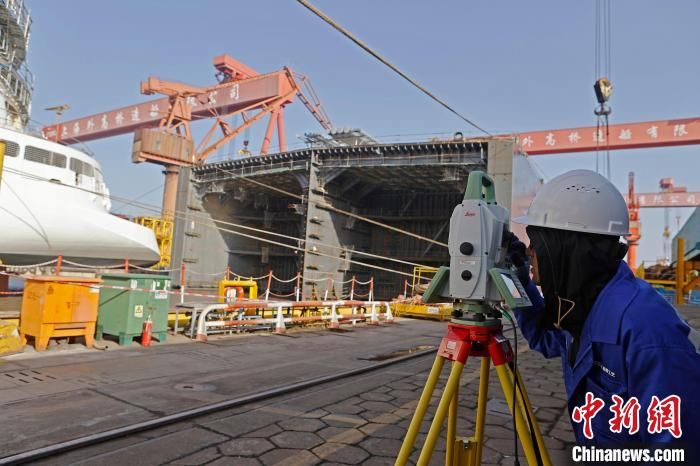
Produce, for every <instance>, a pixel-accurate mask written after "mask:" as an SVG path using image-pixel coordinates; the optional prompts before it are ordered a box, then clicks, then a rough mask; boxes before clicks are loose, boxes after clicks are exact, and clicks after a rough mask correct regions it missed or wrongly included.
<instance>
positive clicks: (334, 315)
mask: <svg viewBox="0 0 700 466" xmlns="http://www.w3.org/2000/svg"><path fill="white" fill-rule="evenodd" d="M330 328H332V329H339V328H340V322H339V321H338V314H337V313H336V312H335V304H333V305H332V306H331V326H330Z"/></svg>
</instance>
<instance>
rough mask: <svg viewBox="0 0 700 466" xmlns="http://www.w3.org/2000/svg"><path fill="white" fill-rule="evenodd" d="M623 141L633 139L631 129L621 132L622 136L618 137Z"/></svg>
mask: <svg viewBox="0 0 700 466" xmlns="http://www.w3.org/2000/svg"><path fill="white" fill-rule="evenodd" d="M617 138H618V139H620V140H621V141H629V140H631V139H632V130H631V129H621V130H620V135H619V136H618V137H617Z"/></svg>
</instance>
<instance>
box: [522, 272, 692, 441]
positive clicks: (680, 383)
mask: <svg viewBox="0 0 700 466" xmlns="http://www.w3.org/2000/svg"><path fill="white" fill-rule="evenodd" d="M526 290H527V293H528V295H529V297H530V300H531V301H532V303H533V305H532V307H527V308H521V309H516V312H515V314H516V317H517V319H518V323H519V325H520V328H521V331H522V333H523V335H525V338H527V340H528V343H529V345H530V348H532V349H534V350H536V351H538V352H540V353H542V354H543V355H544V356H545V357H547V358H553V357H560V358H561V360H562V367H563V371H564V383H565V385H566V395H567V400H568V408H569V414H572V411H573V410H574V408H576V407H577V406H583V405H584V404H585V401H586V393H587V392H591V393H593V395H595V397H597V398H599V399H602V400H603V401H604V402H605V406H604V407H603V408H602V409H601V410H600V411H599V412H598V413H597V414H596V415H595V417H594V418H593V419H592V428H593V439H592V440H589V439H588V438H586V437H585V436H584V435H583V423H577V422H573V421H572V425H573V429H574V434H575V436H576V441H577V443H579V444H589V445H590V444H593V445H603V446H612V445H617V446H622V445H626V444H636V445H639V444H642V445H644V446H651V445H654V444H667V443H670V442H674V443H677V442H678V443H681V444H684V445H693V444H698V442H700V354H698V345H700V342H699V341H698V336H699V335H700V334H699V333H698V332H697V331H695V330H692V329H691V328H690V326H689V325H688V324H687V323H686V322H685V321H684V320H683V319H682V318H681V317H680V316H679V315H678V313H677V312H676V311H675V309H674V308H673V307H672V306H671V305H670V304H668V303H667V302H666V301H665V300H664V299H663V298H662V297H661V295H660V294H659V293H657V292H656V291H655V290H654V289H653V288H652V287H651V286H649V284H648V283H646V282H645V281H643V280H640V279H637V278H636V277H635V276H634V275H632V273H631V271H630V269H629V267H628V266H627V264H626V263H624V262H621V263H620V267H619V268H618V270H617V273H616V274H615V276H614V277H613V278H612V280H610V282H609V283H608V284H607V285H606V286H605V288H604V289H603V290H602V291H601V293H600V295H598V298H597V299H596V301H595V304H594V305H593V308H592V309H591V311H590V313H589V315H588V317H587V319H586V321H585V323H584V326H583V329H582V332H581V336H580V344H579V349H578V354H577V356H576V359H575V362H574V364H573V366H571V365H570V364H569V359H568V353H569V348H570V347H571V342H572V336H571V334H570V333H568V332H566V331H559V330H542V329H539V328H538V327H537V325H536V322H537V320H538V317H539V315H540V313H541V312H543V310H544V301H543V298H542V296H541V295H540V293H539V291H538V290H537V287H536V286H535V284H534V283H533V282H530V283H529V284H528V286H526ZM612 395H618V396H620V397H621V398H622V399H623V400H624V401H625V402H626V401H627V400H628V399H629V398H631V397H636V398H637V399H638V400H639V404H640V410H639V432H637V433H636V434H634V435H629V434H628V430H627V429H625V428H623V429H622V432H621V433H613V432H612V431H611V429H610V426H609V424H608V422H609V420H610V419H611V418H612V416H613V412H612V411H611V410H610V407H611V406H612V405H613V399H612ZM669 395H678V396H679V397H680V398H681V403H680V407H681V410H680V422H681V428H682V437H681V438H680V439H679V440H677V439H675V437H673V435H672V434H671V433H670V432H669V431H668V430H664V431H662V432H661V433H652V434H650V433H649V432H648V418H647V409H648V407H649V405H650V403H651V401H652V396H657V397H658V398H659V400H663V399H665V398H666V397H667V396H669Z"/></svg>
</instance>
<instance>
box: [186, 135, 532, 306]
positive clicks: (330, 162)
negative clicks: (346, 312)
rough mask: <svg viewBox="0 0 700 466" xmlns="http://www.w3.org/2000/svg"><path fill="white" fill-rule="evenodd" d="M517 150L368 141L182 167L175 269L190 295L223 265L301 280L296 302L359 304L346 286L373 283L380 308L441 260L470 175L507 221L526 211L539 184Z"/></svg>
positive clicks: (501, 142) (499, 142)
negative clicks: (487, 187)
mask: <svg viewBox="0 0 700 466" xmlns="http://www.w3.org/2000/svg"><path fill="white" fill-rule="evenodd" d="M514 147H515V146H514V144H513V141H512V140H507V139H488V140H475V141H472V140H463V141H445V142H427V143H401V144H365V145H359V146H342V147H332V148H309V149H303V150H297V151H293V152H287V153H281V154H273V155H268V156H260V157H249V158H245V159H238V160H233V161H229V162H219V163H212V164H206V165H204V166H202V167H198V168H195V169H193V170H191V171H190V170H184V169H183V173H182V175H183V176H181V177H180V178H181V179H180V185H179V199H178V206H180V207H179V210H178V213H177V215H176V222H175V237H174V244H173V260H174V263H180V262H181V263H183V264H184V266H185V267H186V268H187V270H188V273H187V274H186V281H187V284H189V285H193V286H197V285H199V284H204V283H206V281H207V280H210V279H211V276H212V275H214V274H216V273H217V272H220V271H222V270H226V269H227V268H228V269H229V270H230V271H231V273H233V274H237V275H241V276H246V277H257V276H263V275H266V274H268V273H269V272H270V271H272V272H273V274H274V275H275V276H276V277H280V278H289V277H294V276H296V275H297V273H299V274H300V277H301V279H300V283H299V284H300V285H301V288H302V290H301V291H302V296H303V297H304V298H314V297H323V296H324V295H326V296H328V297H346V296H348V294H349V292H350V291H354V292H355V296H356V297H362V295H366V294H367V293H368V289H367V288H366V287H365V288H363V289H359V288H358V289H357V290H350V289H349V288H350V286H351V285H350V283H349V282H351V281H352V278H353V277H354V278H355V281H356V282H357V283H360V282H362V283H367V282H368V281H369V280H370V279H372V282H373V286H374V296H375V297H376V298H377V299H388V298H392V297H395V296H397V295H398V294H400V293H402V292H403V291H404V285H405V280H409V282H410V275H411V273H412V271H413V267H414V266H415V265H416V264H419V265H425V266H428V267H438V266H440V265H445V264H447V263H448V262H449V254H448V251H447V248H446V247H445V246H444V244H445V243H447V238H448V233H449V219H450V215H451V213H452V209H453V207H454V206H455V205H456V204H457V203H459V202H460V200H461V198H462V196H463V194H464V189H465V186H466V179H467V176H468V174H469V172H470V171H472V170H475V169H482V170H487V171H488V172H489V173H490V174H491V175H492V176H493V177H494V179H495V180H496V183H497V185H498V189H497V192H498V193H499V198H498V202H499V203H501V204H502V205H505V206H507V207H510V208H512V215H514V216H515V215H519V214H521V213H522V212H523V210H524V209H525V208H526V207H527V205H529V202H530V200H531V199H532V197H533V196H534V194H535V193H536V191H537V189H538V187H539V186H540V185H541V181H542V180H541V179H540V178H539V176H538V175H537V174H536V172H535V170H534V169H533V167H532V166H531V165H530V162H529V161H528V159H527V158H526V157H525V156H523V155H521V154H519V153H518V152H517V151H516V150H515V149H514ZM368 220H369V221H368ZM387 226H388V227H387ZM265 232H267V233H265ZM270 232H271V233H276V234H277V235H270V234H269V233H270ZM280 235H284V236H280ZM292 238H294V239H296V240H294V239H292ZM294 287H295V283H294V282H292V281H290V282H289V283H286V284H285V283H280V284H278V285H277V289H275V292H276V293H277V294H279V295H280V296H281V295H284V294H289V293H291V292H293V291H294Z"/></svg>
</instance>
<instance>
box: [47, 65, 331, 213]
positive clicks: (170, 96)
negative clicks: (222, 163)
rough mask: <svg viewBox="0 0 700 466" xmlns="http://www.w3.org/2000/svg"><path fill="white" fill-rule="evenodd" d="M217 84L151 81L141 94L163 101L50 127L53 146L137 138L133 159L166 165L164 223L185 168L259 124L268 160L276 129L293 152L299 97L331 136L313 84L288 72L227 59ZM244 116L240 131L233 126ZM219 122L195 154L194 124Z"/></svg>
mask: <svg viewBox="0 0 700 466" xmlns="http://www.w3.org/2000/svg"><path fill="white" fill-rule="evenodd" d="M213 64H214V68H215V69H216V76H217V78H218V83H217V84H215V85H212V86H207V87H199V86H192V85H189V84H184V83H179V82H174V81H165V80H161V79H158V78H155V77H150V78H148V79H147V80H146V81H144V82H142V83H141V93H143V94H146V95H153V94H161V95H163V96H164V97H163V98H160V99H157V100H151V101H148V102H143V103H140V104H134V105H130V106H127V107H122V108H119V109H115V110H110V111H107V112H103V113H98V114H94V115H90V116H87V117H82V118H78V119H74V120H69V121H65V122H61V123H56V124H54V125H50V126H46V127H45V128H43V133H44V135H45V136H46V137H47V138H48V139H51V140H54V141H57V142H61V143H65V144H74V143H78V142H87V141H93V140H96V139H102V138H107V137H111V136H117V135H121V134H128V133H134V146H133V151H132V160H133V161H134V162H136V163H139V162H151V163H156V164H160V165H163V166H164V172H163V173H164V174H165V187H164V190H163V217H164V218H166V219H168V218H169V219H172V218H173V215H174V213H175V209H176V206H175V203H176V194H177V180H178V172H179V170H178V167H182V166H185V167H188V166H193V165H197V164H201V163H203V162H204V161H205V160H206V159H207V157H209V156H210V155H211V154H212V153H214V152H215V151H217V150H218V149H219V148H220V147H222V146H223V145H225V144H227V143H228V142H229V141H231V140H232V139H233V138H234V137H236V136H237V135H239V134H240V133H241V132H243V131H244V130H245V129H246V128H249V127H250V126H251V125H253V124H254V123H256V122H258V121H260V120H262V119H264V118H265V117H267V118H268V123H267V129H266V131H265V136H264V138H263V142H262V146H261V148H260V153H261V154H267V153H268V151H269V148H270V143H271V141H272V137H273V134H274V132H275V130H276V132H277V138H278V144H279V149H280V151H285V150H286V140H285V135H284V108H285V106H287V105H288V104H290V103H292V102H293V101H294V98H295V97H296V98H298V99H299V100H300V101H301V102H302V103H303V104H304V105H305V106H306V108H307V109H308V110H309V111H310V112H311V114H312V115H313V116H314V117H315V118H316V119H317V120H318V122H319V123H320V124H321V126H323V128H325V129H331V127H332V125H331V122H330V120H329V118H328V116H327V115H326V113H325V111H324V109H323V107H322V106H321V102H320V100H319V99H318V97H317V96H316V93H315V92H314V90H313V88H312V87H311V84H310V82H309V79H308V78H307V77H306V76H304V75H301V74H298V73H296V72H294V71H292V70H291V69H290V68H288V67H284V68H282V69H281V70H278V71H273V72H271V73H264V74H260V73H258V72H257V71H255V70H253V69H252V68H250V67H248V66H246V65H244V64H243V63H241V62H239V61H237V60H235V59H234V58H232V57H230V56H228V55H220V56H217V57H215V58H214V61H213ZM234 115H241V117H242V123H241V124H240V125H238V126H235V127H233V126H232V125H230V124H229V123H228V122H227V121H226V119H228V118H230V117H232V116H234ZM203 119H214V123H213V124H212V125H211V127H210V128H209V130H208V131H207V132H206V134H205V135H204V137H203V138H202V139H201V141H200V142H199V144H198V145H197V146H196V147H195V146H194V141H193V139H192V133H191V129H190V123H191V122H193V121H198V120H203Z"/></svg>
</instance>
